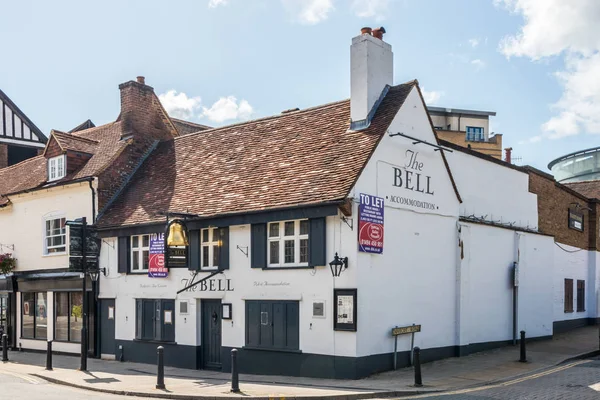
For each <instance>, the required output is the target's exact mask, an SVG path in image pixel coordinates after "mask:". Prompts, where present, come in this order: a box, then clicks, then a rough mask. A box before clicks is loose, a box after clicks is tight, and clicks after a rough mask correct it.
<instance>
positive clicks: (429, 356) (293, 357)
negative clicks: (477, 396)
mask: <svg viewBox="0 0 600 400" xmlns="http://www.w3.org/2000/svg"><path fill="white" fill-rule="evenodd" d="M550 338H552V336H544V337H537V338H531V339H527V341H530V340H531V341H533V340H543V339H550ZM511 343H512V341H510V340H508V341H497V342H486V343H474V344H469V345H466V346H447V347H438V348H433V349H423V350H421V362H424V363H425V362H431V361H436V360H441V359H444V358H449V357H460V356H466V355H468V354H472V353H476V352H479V351H485V350H490V349H494V348H498V347H503V346H506V345H510V344H511ZM119 346H123V360H124V361H130V362H140V363H147V364H156V360H157V353H156V348H157V347H158V346H163V347H164V349H165V350H164V360H165V365H167V366H171V367H178V368H189V369H201V368H202V352H201V347H200V346H187V345H178V344H174V343H160V342H145V341H127V340H117V353H116V358H117V360H119V359H120V353H119V352H120V350H119ZM232 349H233V347H222V348H221V362H222V371H223V372H231V350H232ZM237 350H238V357H237V358H238V369H239V372H240V373H243V374H260V375H287V376H301V377H311V378H331V379H360V378H364V377H367V376H369V375H372V374H375V373H378V372H384V371H389V370H392V369H393V368H394V353H386V354H374V355H370V356H365V357H343V356H330V355H322V354H310V353H301V352H280V351H268V350H255V349H246V348H238V349H237ZM409 362H410V351H400V352H398V354H397V367H398V368H404V367H408V366H409Z"/></svg>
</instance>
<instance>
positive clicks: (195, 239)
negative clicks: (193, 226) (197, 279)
mask: <svg viewBox="0 0 600 400" xmlns="http://www.w3.org/2000/svg"><path fill="white" fill-rule="evenodd" d="M189 235H190V238H189V240H190V248H189V252H190V256H189V264H188V269H190V270H192V271H198V270H200V231H190V232H189Z"/></svg>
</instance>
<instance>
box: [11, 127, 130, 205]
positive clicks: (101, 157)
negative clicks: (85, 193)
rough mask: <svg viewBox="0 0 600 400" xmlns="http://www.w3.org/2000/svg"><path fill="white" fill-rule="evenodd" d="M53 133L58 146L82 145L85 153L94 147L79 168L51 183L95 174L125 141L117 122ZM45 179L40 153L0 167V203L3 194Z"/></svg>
mask: <svg viewBox="0 0 600 400" xmlns="http://www.w3.org/2000/svg"><path fill="white" fill-rule="evenodd" d="M53 134H54V135H55V137H56V138H57V140H58V141H59V142H60V143H61V145H62V144H64V145H66V146H68V148H69V149H72V150H75V149H79V150H75V151H82V150H81V149H83V148H85V149H86V150H88V151H85V152H86V153H89V152H90V151H89V150H90V149H91V148H92V147H94V149H93V150H94V151H93V155H92V157H91V158H90V159H89V160H88V161H87V163H86V164H85V165H84V166H83V167H82V168H81V169H80V170H79V171H76V172H75V173H74V174H71V175H69V176H66V177H65V178H64V179H62V180H60V181H58V182H53V183H52V185H56V184H57V183H66V182H68V181H71V180H77V179H81V178H86V177H91V176H97V175H98V174H99V173H100V172H102V171H103V170H104V169H105V168H106V167H107V166H109V165H110V162H111V161H112V160H113V159H114V158H115V157H116V156H118V155H119V154H120V152H121V151H122V150H123V149H124V148H125V147H126V146H127V142H125V141H120V138H121V123H120V122H112V123H110V124H106V125H102V126H99V127H96V128H92V129H86V130H83V131H79V132H76V133H74V134H68V133H63V132H57V131H54V132H53ZM65 150H66V149H65ZM46 179H47V167H46V158H45V157H44V156H37V157H33V158H30V159H28V160H25V161H23V162H20V163H18V164H15V165H13V166H10V167H8V168H2V169H0V205H2V204H4V205H5V204H7V203H8V200H7V199H6V196H4V197H2V195H7V194H12V193H17V192H22V191H25V190H31V189H36V188H39V187H42V186H43V185H45V184H46ZM2 198H3V199H4V200H2Z"/></svg>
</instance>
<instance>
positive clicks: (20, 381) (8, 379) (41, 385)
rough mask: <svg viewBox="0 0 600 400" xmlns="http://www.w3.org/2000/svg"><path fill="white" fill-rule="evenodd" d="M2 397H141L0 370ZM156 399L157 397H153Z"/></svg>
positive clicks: (55, 399)
mask: <svg viewBox="0 0 600 400" xmlns="http://www.w3.org/2000/svg"><path fill="white" fill-rule="evenodd" d="M0 399H1V400H13V399H27V400H42V399H43V400H65V399H69V400H79V399H90V400H135V399H141V397H126V396H113V395H110V394H104V393H97V392H89V391H86V390H79V389H75V388H70V387H67V386H61V385H54V384H51V383H47V382H46V381H44V380H42V379H39V378H35V377H31V376H29V375H26V374H17V373H9V372H5V371H2V372H0ZM153 400H156V399H153Z"/></svg>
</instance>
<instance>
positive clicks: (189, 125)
mask: <svg viewBox="0 0 600 400" xmlns="http://www.w3.org/2000/svg"><path fill="white" fill-rule="evenodd" d="M171 121H172V122H173V125H175V128H177V131H178V132H179V134H180V135H182V136H183V135H188V134H190V133H194V132H198V131H204V130H206V129H210V126H206V125H202V124H196V123H195V122H190V121H184V120H182V119H178V118H173V117H171Z"/></svg>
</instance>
